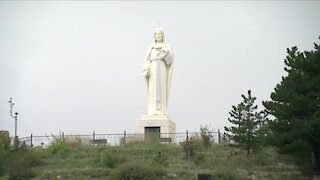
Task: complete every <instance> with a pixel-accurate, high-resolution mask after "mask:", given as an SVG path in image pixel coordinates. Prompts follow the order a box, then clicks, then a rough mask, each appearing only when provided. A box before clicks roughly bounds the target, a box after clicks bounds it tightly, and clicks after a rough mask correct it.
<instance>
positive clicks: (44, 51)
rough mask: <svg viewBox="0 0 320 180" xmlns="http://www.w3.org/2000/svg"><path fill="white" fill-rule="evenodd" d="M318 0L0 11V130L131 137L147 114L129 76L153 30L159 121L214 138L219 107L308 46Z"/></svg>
mask: <svg viewBox="0 0 320 180" xmlns="http://www.w3.org/2000/svg"><path fill="white" fill-rule="evenodd" d="M319 17H320V1H309V2H305V1H292V2H290V1H280V2H277V1H267V2H261V1H249V2H246V1H240V2H237V1H227V2H220V1H214V2H209V1H202V2H196V1H185V2H183V1H175V2H169V1H164V2H155V1H153V2H147V1H137V2H134V1H130V2H123V1H122V2H114V1H93V2H86V1H68V2H65V1H57V2H54V1H26V2H23V1H22V2H18V1H13V2H4V1H0V130H9V131H10V135H14V120H13V119H12V118H10V115H9V109H10V108H9V103H8V100H9V98H10V97H13V101H14V102H15V106H14V111H18V112H19V117H18V134H19V135H20V136H21V137H22V136H27V135H29V134H31V133H33V134H35V135H45V134H48V135H50V134H58V133H59V131H60V130H61V131H63V132H65V133H66V134H90V133H92V131H94V130H95V131H96V133H122V132H123V131H124V130H126V131H127V132H128V133H129V132H135V127H136V121H137V119H139V118H141V116H142V115H144V114H146V113H147V102H146V92H145V86H144V80H143V76H142V74H141V71H142V68H143V64H144V56H145V53H146V51H147V47H148V45H149V44H150V43H151V42H152V41H153V33H154V29H155V28H157V27H158V26H159V24H160V26H162V27H163V28H164V29H165V33H166V39H167V42H168V43H170V44H171V46H172V47H173V51H174V54H175V63H174V70H173V76H172V85H171V93H170V99H169V105H168V115H169V116H170V117H171V118H172V120H173V121H174V122H175V123H176V125H177V131H178V132H184V131H185V130H189V131H197V130H199V128H200V125H209V126H210V127H211V128H212V129H214V130H217V129H223V127H224V126H225V125H229V124H228V120H227V118H228V117H229V114H228V112H229V111H230V110H231V106H232V105H235V104H238V103H240V102H241V94H244V93H246V92H247V90H248V89H251V90H252V93H253V95H254V96H256V97H257V103H258V105H259V106H260V108H262V104H261V101H263V100H269V99H270V93H271V92H272V91H273V89H274V87H275V85H276V84H277V83H279V82H280V80H281V76H283V75H286V74H285V72H284V70H283V67H284V63H283V60H284V58H285V56H286V48H289V47H292V46H298V48H299V49H300V50H311V49H312V48H313V43H314V42H319V40H318V37H319V35H320V21H319Z"/></svg>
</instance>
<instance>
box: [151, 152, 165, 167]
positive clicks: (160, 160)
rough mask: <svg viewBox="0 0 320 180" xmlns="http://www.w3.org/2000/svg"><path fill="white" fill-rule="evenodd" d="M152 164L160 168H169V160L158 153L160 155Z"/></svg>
mask: <svg viewBox="0 0 320 180" xmlns="http://www.w3.org/2000/svg"><path fill="white" fill-rule="evenodd" d="M152 164H153V165H154V166H158V167H168V165H169V163H168V158H167V157H166V156H164V155H163V153H161V151H158V154H157V155H156V156H155V157H154V158H153V160H152Z"/></svg>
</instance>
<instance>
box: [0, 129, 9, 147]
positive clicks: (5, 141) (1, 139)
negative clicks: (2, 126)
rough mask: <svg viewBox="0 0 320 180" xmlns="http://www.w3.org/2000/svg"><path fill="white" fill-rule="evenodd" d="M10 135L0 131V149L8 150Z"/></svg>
mask: <svg viewBox="0 0 320 180" xmlns="http://www.w3.org/2000/svg"><path fill="white" fill-rule="evenodd" d="M10 142H11V140H10V135H9V132H8V131H0V149H3V150H7V151H8V150H10Z"/></svg>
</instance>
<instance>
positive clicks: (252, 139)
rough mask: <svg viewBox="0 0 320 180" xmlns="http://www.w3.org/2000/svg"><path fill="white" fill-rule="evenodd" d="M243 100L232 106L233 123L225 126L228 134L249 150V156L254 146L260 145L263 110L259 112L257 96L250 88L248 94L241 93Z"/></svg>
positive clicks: (229, 119) (231, 119) (231, 118)
mask: <svg viewBox="0 0 320 180" xmlns="http://www.w3.org/2000/svg"><path fill="white" fill-rule="evenodd" d="M241 97H242V98H243V101H242V102H241V103H240V104H238V105H236V106H232V110H231V111H230V112H229V114H230V118H228V121H229V122H231V123H232V124H233V126H231V127H224V129H225V131H226V133H227V135H228V136H229V137H230V138H231V139H232V140H234V141H235V142H236V143H238V144H239V146H242V147H244V148H245V149H246V150H247V156H248V157H249V155H250V151H251V149H252V148H255V147H257V145H258V134H259V127H260V125H261V124H262V122H263V116H262V114H263V111H260V112H258V110H257V109H258V106H257V105H255V100H256V97H253V96H252V95H251V91H250V90H248V95H247V96H245V95H241Z"/></svg>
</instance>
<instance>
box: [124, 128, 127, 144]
mask: <svg viewBox="0 0 320 180" xmlns="http://www.w3.org/2000/svg"><path fill="white" fill-rule="evenodd" d="M126 138H127V132H126V130H124V132H123V144H125V143H126Z"/></svg>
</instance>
